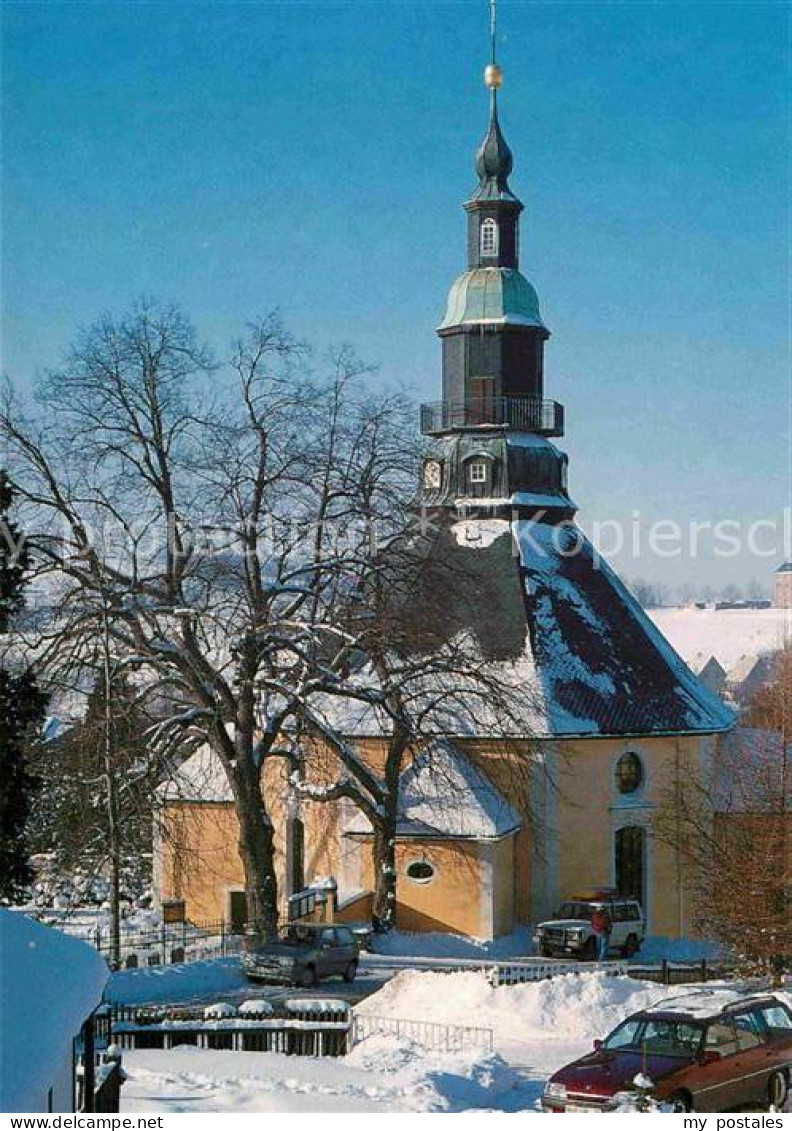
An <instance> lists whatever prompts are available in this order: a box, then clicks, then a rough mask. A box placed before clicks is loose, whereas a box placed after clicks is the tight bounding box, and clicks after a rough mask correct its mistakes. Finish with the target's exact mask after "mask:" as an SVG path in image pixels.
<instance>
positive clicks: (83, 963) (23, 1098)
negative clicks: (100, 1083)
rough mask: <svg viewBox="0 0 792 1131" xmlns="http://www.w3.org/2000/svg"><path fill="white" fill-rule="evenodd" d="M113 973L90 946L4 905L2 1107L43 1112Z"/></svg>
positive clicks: (0, 915) (0, 949)
mask: <svg viewBox="0 0 792 1131" xmlns="http://www.w3.org/2000/svg"><path fill="white" fill-rule="evenodd" d="M109 975H110V971H109V970H108V968H107V964H106V963H105V961H104V959H103V958H102V957H101V956H100V955H99V954H98V953H97V952H96V951H95V950H94V949H93V948H92V947H90V946H88V945H87V943H84V942H81V941H80V940H79V939H74V938H70V937H69V936H68V935H65V934H63V933H62V932H61V931H56V930H54V929H53V928H52V927H45V926H43V925H42V924H41V923H37V922H35V921H34V920H33V919H29V918H28V917H27V916H26V915H22V914H21V913H20V912H18V911H9V910H6V909H4V908H0V1108H2V1110H3V1111H39V1112H40V1111H42V1110H44V1109H43V1108H42V1107H41V1104H42V1103H43V1102H45V1101H46V1096H47V1090H48V1089H49V1088H50V1087H51V1086H52V1085H53V1083H54V1082H55V1081H56V1079H57V1078H58V1077H59V1075H60V1073H61V1072H62V1070H63V1065H64V1061H65V1060H66V1058H67V1057H69V1056H70V1053H71V1047H72V1039H73V1038H74V1037H75V1036H77V1034H78V1033H79V1031H80V1029H81V1028H82V1025H83V1022H84V1021H85V1020H86V1019H87V1018H88V1017H89V1016H90V1014H91V1013H93V1011H94V1009H96V1007H97V1006H98V1005H99V1003H100V1002H101V1000H102V993H103V991H104V987H105V983H106V982H107V979H108V977H109Z"/></svg>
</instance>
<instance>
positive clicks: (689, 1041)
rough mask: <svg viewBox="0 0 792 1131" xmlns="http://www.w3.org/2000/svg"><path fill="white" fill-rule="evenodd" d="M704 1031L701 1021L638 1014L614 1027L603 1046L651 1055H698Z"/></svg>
mask: <svg viewBox="0 0 792 1131" xmlns="http://www.w3.org/2000/svg"><path fill="white" fill-rule="evenodd" d="M703 1033H704V1028H703V1026H702V1025H696V1024H694V1023H693V1022H692V1021H681V1020H680V1021H675V1020H674V1019H673V1018H665V1017H662V1018H661V1017H637V1018H632V1019H631V1020H629V1021H625V1022H624V1023H623V1024H622V1025H619V1027H618V1029H614V1031H613V1032H612V1033H611V1035H610V1036H609V1037H608V1038H607V1039H606V1040H605V1041H604V1042H603V1044H602V1047H603V1048H604V1049H607V1050H608V1051H610V1052H620V1051H624V1052H627V1051H630V1052H640V1053H644V1052H646V1053H648V1054H649V1055H650V1056H681V1057H685V1058H686V1059H692V1058H693V1057H695V1056H696V1054H697V1052H698V1050H699V1046H700V1045H701V1038H702V1036H703Z"/></svg>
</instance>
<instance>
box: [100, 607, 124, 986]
mask: <svg viewBox="0 0 792 1131" xmlns="http://www.w3.org/2000/svg"><path fill="white" fill-rule="evenodd" d="M102 650H103V661H104V664H103V667H104V689H103V690H104V778H105V785H106V792H105V804H106V806H107V827H108V837H109V842H110V843H109V849H110V965H111V966H112V968H113V969H114V970H118V969H119V968H120V966H121V827H120V822H119V815H118V781H117V773H116V771H117V766H116V763H115V726H114V720H113V704H112V700H111V694H112V680H113V676H114V667H115V665H114V664H113V662H112V657H111V654H110V622H109V618H108V612H107V600H106V598H103V602H102Z"/></svg>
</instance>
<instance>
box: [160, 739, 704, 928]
mask: <svg viewBox="0 0 792 1131" xmlns="http://www.w3.org/2000/svg"><path fill="white" fill-rule="evenodd" d="M713 743H714V740H713V739H710V738H707V737H704V738H693V737H683V738H679V739H677V738H673V737H657V738H641V739H635V740H626V739H580V740H573V741H567V742H565V743H563V744H555V743H550V742H544V743H543V742H535V743H533V744H527V743H523V744H521V745H520V746H519V747H518V746H517V744H511V745H508V744H504V743H499V742H496V741H492V742H488V741H486V740H484V739H476V740H458V745H459V747H460V748H461V749H463V750H464V751H465V753H466V754H467V755H468V757H470V758H471V760H472V761H474V762H475V763H476V764H477V765H479V767H480V768H481V769H482V770H483V771H484V772H485V773H486V774H487V775H488V776H489V777H490V778H491V780H492V781H493V784H494V785H495V786H496V788H498V789H499V791H500V792H501V793H502V794H503V795H504V797H506V798H507V799H508V800H509V802H510V804H511V805H512V806H513V808H515V809H516V810H517V811H518V812H519V813H520V815H521V817H522V821H523V827H522V829H521V830H520V831H519V833H518V834H517V835H516V836H513V837H509V838H505V839H503V840H501V841H497V842H478V843H474V842H465V841H436V840H431V841H424V842H418V841H412V840H411V841H402V842H401V843H400V844H399V845H398V849H397V860H398V863H397V867H398V869H399V883H398V900H399V903H398V906H397V918H398V921H399V925H400V927H401V928H402V929H404V930H429V929H434V930H454V931H458V932H461V933H466V934H471V935H474V936H477V937H487V936H489V935H492V934H494V935H497V934H503V933H507V932H509V931H510V930H512V929H513V927H514V925H515V923H531V922H534V921H536V920H537V919H539V918H541V917H544V916H545V915H546V914H549V913H551V912H552V911H553V910H554V908H555V906H556V905H557V903H558V902H559V901H560V900H561V899H563V898H565V897H568V896H570V895H572V894H574V893H575V892H576V891H578V890H580V889H581V888H585V887H593V886H601V885H603V884H607V885H610V884H612V883H613V882H614V878H615V877H614V836H615V832H616V830H617V829H618V828H619V827H621V826H623V825H629V824H639V825H642V826H643V827H644V828H645V829H646V833H647V838H648V840H647V844H648V849H647V852H648V862H647V863H648V867H647V907H646V911H647V913H648V918H649V930H650V932H651V933H653V934H664V935H671V936H675V935H679V934H686V933H689V932H690V928H691V920H692V913H691V910H692V909H690V908H688V907H687V906H686V901H685V895H684V891H685V887H686V876H685V871H684V868H683V867H682V865H681V863H680V860H679V859H678V856H677V854H676V852H675V851H673V850H672V849H671V848H670V847H668V846H666V845H665V844H663V843H662V842H661V841H660V840H659V839H658V838H657V837H654V836H653V835H652V825H653V820H654V814H655V811H656V809H657V806H658V805H659V804H660V802H661V801H662V799H663V797H664V795H665V794H666V793H667V791H668V789H669V785H670V783H671V782H673V781H676V782H677V783H678V784H680V783H681V785H682V786H684V782H685V781H686V780H688V779H689V778H690V776H697V775H698V774H699V773H702V772H705V773H706V768H707V757H708V754H707V751H708V749H710V751H711V747H712V745H713ZM359 749H360V751H361V753H362V754H363V756H364V757H365V758H366V760H367V761H369V763H370V764H372V765H373V766H376V767H377V768H379V767H380V766H381V763H382V760H383V758H384V743H383V742H381V741H379V740H365V741H363V742H361V743H359ZM627 750H634V751H635V752H636V753H637V754H638V755H639V757H640V758H641V760H642V763H643V766H644V771H645V782H644V784H643V786H642V788H641V789H640V790H639V791H638V792H637V793H636V794H635V795H621V794H619V792H618V790H617V789H616V786H615V778H614V771H615V765H616V762H617V760H618V758H619V756H620V755H621V754H623V753H625V752H626V751H627ZM542 759H544V762H542ZM308 764H309V765H313V766H314V767H315V768H314V769H313V772H312V779H313V780H317V781H331V780H333V779H334V776H335V775H336V774H337V766H336V765H335V764H334V760H333V758H332V757H331V756H327V757H326V759H325V760H324V761H323V759H322V758H321V757H320V758H319V759H314V758H309V759H308ZM316 767H318V768H316ZM548 783H549V784H548ZM264 789H265V795H266V798H267V805H268V809H269V812H270V813H271V815H272V819H273V824H274V826H275V829H276V868H277V872H278V880H279V890H280V893H281V911H282V913H285V911H286V897H287V895H288V893H289V887H288V880H289V879H290V877H291V862H290V860H289V858H288V851H287V848H288V845H287V836H286V829H287V823H288V819H289V813H288V807H287V803H286V798H287V795H288V789H287V769H286V766H285V763H283V762H276V763H273V764H272V765H270V766H269V767H268V768H267V771H266V775H265V782H264ZM532 796H533V798H534V802H533V806H532V805H531V803H530V800H529V799H530V798H531V797H532ZM354 812H355V809H354V806H352V805H351V803H349V802H346V803H337V802H334V803H331V804H327V803H319V802H311V801H309V800H304V801H302V802H301V805H300V815H301V818H302V820H303V822H304V827H305V870H304V875H305V880H306V882H310V881H311V880H312V879H313V878H314V877H315V876H317V875H333V876H336V877H337V878H338V879H339V881H340V888H341V894H342V896H343V895H346V894H350V893H352V892H355V891H364V890H370V889H371V888H372V887H373V882H372V880H373V876H372V866H371V858H370V857H371V853H370V843H371V842H370V838H361V837H349V836H344V835H343V826H344V824H345V822H346V821H347V820H348V819H349V817H350V816H352V814H353V813H354ZM162 816H163V819H164V822H165V824H166V825H168V835H167V836H165V837H164V838H162V843H161V851H160V866H159V872H160V880H159V888H160V894H161V896H162V897H163V898H184V899H185V900H186V901H187V907H188V912H187V913H188V916H189V917H190V918H191V919H194V920H199V921H200V920H214V919H220V918H226V919H227V918H228V916H229V892H230V891H232V890H238V889H240V888H241V887H243V874H242V867H241V863H240V860H239V857H238V852H237V822H236V818H235V815H234V812H233V808H232V807H231V806H230V805H225V804H189V803H179V804H172V805H168V806H167V807H166V808H165V810H164V811H163V814H162ZM179 845H180V846H181V851H179V850H177V849H178V847H179ZM422 852H425V853H426V854H427V858H430V859H431V860H432V863H435V866H436V878H435V880H434V881H433V882H432V883H430V884H425V885H421V884H416V883H414V882H413V881H410V880H409V879H407V877H406V876H405V874H404V871H405V869H406V866H407V863H409V860H411V859H414V858H416V857H420V854H421V853H422ZM537 892H539V893H540V895H539V898H537ZM542 893H544V894H542ZM542 900H543V901H544V902H542Z"/></svg>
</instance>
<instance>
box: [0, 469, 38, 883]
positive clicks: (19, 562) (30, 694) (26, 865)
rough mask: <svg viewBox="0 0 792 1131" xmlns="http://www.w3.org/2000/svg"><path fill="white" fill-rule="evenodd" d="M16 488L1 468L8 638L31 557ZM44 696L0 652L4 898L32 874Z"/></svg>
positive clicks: (0, 601) (0, 543) (2, 630)
mask: <svg viewBox="0 0 792 1131" xmlns="http://www.w3.org/2000/svg"><path fill="white" fill-rule="evenodd" d="M13 498H14V492H13V488H12V487H11V484H10V482H9V479H8V476H7V474H6V473H5V472H0V638H3V642H4V645H5V639H7V634H8V632H9V629H10V627H11V624H12V620H13V617H14V615H15V614H16V613H18V612H19V610H20V609H21V607H22V605H23V603H24V596H23V589H24V579H25V571H26V570H27V568H28V565H29V560H28V554H27V551H26V549H25V544H24V538H23V536H22V534H21V532H20V531H19V529H18V527H17V526H16V525H15V523H14V522H13V520H12V519H11V516H10V511H11V506H12V503H13ZM44 707H45V697H44V695H43V694H42V692H41V691H40V689H39V687H38V685H37V683H36V678H35V675H34V674H33V672H32V670H31V669H30V668H29V667H24V666H20V665H19V664H15V663H14V659H13V657H12V656H10V655H9V649H8V648H7V647H5V646H3V649H2V655H0V901H2V902H12V901H15V900H18V899H20V898H21V896H22V895H23V893H24V889H25V886H26V885H27V884H28V883H29V882H30V880H31V878H32V872H31V867H30V862H29V851H28V845H27V840H26V835H25V830H26V825H27V821H28V815H29V811H30V804H31V798H32V795H33V793H34V791H35V787H36V779H35V777H34V775H33V774H32V773H31V771H30V767H29V763H28V757H27V740H28V737H29V735H30V734H31V732H32V731H33V729H34V728H35V726H36V725H37V724H39V723H40V722H41V720H42V718H43V715H44Z"/></svg>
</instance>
